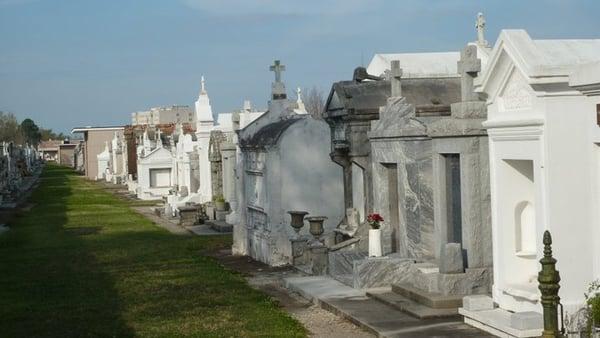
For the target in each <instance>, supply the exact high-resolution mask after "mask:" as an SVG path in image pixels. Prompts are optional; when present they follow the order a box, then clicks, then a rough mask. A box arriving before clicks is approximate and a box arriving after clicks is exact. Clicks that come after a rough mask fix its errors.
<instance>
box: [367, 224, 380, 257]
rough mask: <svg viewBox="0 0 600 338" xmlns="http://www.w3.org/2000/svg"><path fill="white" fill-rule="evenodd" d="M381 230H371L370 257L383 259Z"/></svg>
mask: <svg viewBox="0 0 600 338" xmlns="http://www.w3.org/2000/svg"><path fill="white" fill-rule="evenodd" d="M382 251H383V250H382V248H381V229H369V257H381V254H382Z"/></svg>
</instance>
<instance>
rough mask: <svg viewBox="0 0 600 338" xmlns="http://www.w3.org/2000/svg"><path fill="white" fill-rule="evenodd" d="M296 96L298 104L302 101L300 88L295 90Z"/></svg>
mask: <svg viewBox="0 0 600 338" xmlns="http://www.w3.org/2000/svg"><path fill="white" fill-rule="evenodd" d="M296 96H297V97H298V100H297V101H298V102H301V101H302V89H300V87H298V88H296Z"/></svg>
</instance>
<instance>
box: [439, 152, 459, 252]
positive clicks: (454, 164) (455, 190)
mask: <svg viewBox="0 0 600 338" xmlns="http://www.w3.org/2000/svg"><path fill="white" fill-rule="evenodd" d="M442 157H443V159H444V165H445V168H444V169H445V171H446V174H445V180H446V211H447V214H448V215H447V220H448V222H447V223H446V224H447V226H448V229H447V236H448V242H447V243H460V244H461V245H462V244H463V242H462V201H461V189H460V174H461V171H460V155H459V154H444V155H442Z"/></svg>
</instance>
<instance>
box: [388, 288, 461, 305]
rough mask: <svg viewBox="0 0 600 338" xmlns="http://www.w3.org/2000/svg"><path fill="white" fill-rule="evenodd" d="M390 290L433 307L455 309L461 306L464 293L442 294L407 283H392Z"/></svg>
mask: <svg viewBox="0 0 600 338" xmlns="http://www.w3.org/2000/svg"><path fill="white" fill-rule="evenodd" d="M392 292H394V293H397V294H399V295H401V296H403V297H406V298H408V299H410V300H413V301H415V302H417V303H419V304H422V305H425V306H427V307H430V308H434V309H451V308H454V309H457V308H459V307H461V306H462V299H463V297H464V295H448V296H444V295H442V294H440V293H434V292H427V291H423V290H419V289H417V288H415V287H413V286H411V285H407V284H393V285H392Z"/></svg>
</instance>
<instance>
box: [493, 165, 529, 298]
mask: <svg viewBox="0 0 600 338" xmlns="http://www.w3.org/2000/svg"><path fill="white" fill-rule="evenodd" d="M498 175H499V177H502V179H503V182H505V183H504V184H502V186H498V197H499V199H498V202H499V203H498V206H499V208H498V213H499V214H502V215H504V216H503V217H501V219H502V220H503V223H502V226H503V227H504V228H506V229H512V231H505V232H503V234H504V236H505V237H504V238H503V243H502V244H501V245H503V246H504V247H507V248H510V251H512V252H514V255H513V256H512V257H510V256H505V257H504V258H503V259H506V260H507V261H506V262H505V263H506V264H507V266H510V267H511V270H512V271H514V272H515V273H514V275H512V276H511V277H510V284H512V285H511V286H510V287H509V288H510V289H513V288H517V287H516V285H514V284H515V282H516V283H518V284H522V285H523V286H524V287H525V286H530V287H526V289H534V288H533V284H535V276H536V274H537V270H538V266H537V260H536V248H537V239H536V224H535V208H534V205H535V179H534V162H533V160H521V159H519V160H516V159H504V160H502V161H501V165H500V166H499V171H498ZM517 276H518V278H517Z"/></svg>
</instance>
